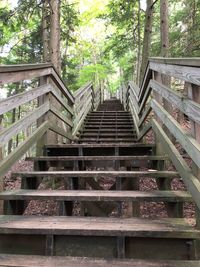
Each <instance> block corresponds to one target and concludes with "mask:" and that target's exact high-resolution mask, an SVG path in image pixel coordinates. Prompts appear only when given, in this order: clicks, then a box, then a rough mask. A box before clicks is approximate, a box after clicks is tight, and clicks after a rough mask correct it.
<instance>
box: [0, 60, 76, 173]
mask: <svg viewBox="0 0 200 267" xmlns="http://www.w3.org/2000/svg"><path fill="white" fill-rule="evenodd" d="M19 82H20V83H26V84H28V86H27V88H26V90H25V91H24V92H22V93H19V94H16V95H13V96H11V97H8V98H7V99H4V100H1V101H0V116H1V118H2V119H1V121H2V122H1V130H0V145H1V148H0V150H1V152H2V151H5V147H6V146H7V144H8V142H9V141H10V140H12V139H14V138H15V137H16V136H17V135H18V134H20V133H24V132H25V131H26V129H27V128H30V127H31V128H32V133H31V134H30V136H28V137H27V138H25V136H24V134H23V138H22V142H21V143H19V145H18V146H17V147H16V148H14V149H13V150H12V152H11V153H10V154H8V155H6V153H4V158H3V159H2V160H1V162H0V177H2V176H3V175H4V174H5V173H6V172H7V171H8V170H9V169H10V167H11V166H12V165H13V164H14V163H15V162H16V161H17V160H19V159H20V158H21V157H22V156H23V155H24V154H25V153H26V152H27V151H28V150H29V149H30V148H31V147H32V146H33V145H34V144H37V146H38V147H37V149H40V148H41V149H42V146H43V145H44V144H49V143H53V142H55V139H56V141H57V142H59V140H58V136H60V137H59V138H60V142H62V141H63V138H64V139H69V140H72V127H73V120H72V116H73V105H74V97H73V95H72V94H71V93H70V91H69V90H68V89H67V88H66V87H65V85H64V83H63V81H62V80H61V78H60V77H59V75H58V74H57V73H56V71H55V69H54V68H53V66H52V65H51V64H34V65H16V66H0V84H1V88H2V89H1V90H3V86H5V87H6V86H8V85H7V84H13V83H19ZM32 84H34V88H33V87H32ZM30 103H31V105H30ZM24 106H26V109H27V108H28V107H29V108H28V109H29V111H28V112H25V115H23V117H22V118H20V119H19V120H17V121H16V122H14V123H13V124H11V125H9V126H8V127H6V126H5V123H4V118H6V116H7V115H8V114H9V112H11V111H12V110H13V109H16V108H18V107H24ZM30 107H31V111H30ZM52 133H53V134H52ZM40 153H41V151H40Z"/></svg>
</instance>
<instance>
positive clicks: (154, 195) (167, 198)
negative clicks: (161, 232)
mask: <svg viewBox="0 0 200 267" xmlns="http://www.w3.org/2000/svg"><path fill="white" fill-rule="evenodd" d="M0 199H1V200H54V201H140V202H144V201H149V202H162V201H164V202H186V201H190V202H191V201H192V197H191V195H190V194H189V193H187V192H185V191H152V192H141V191H105V190H103V191H102V190H97V191H96V190H23V189H21V190H9V191H3V192H1V193H0Z"/></svg>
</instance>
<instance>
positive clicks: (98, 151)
mask: <svg viewBox="0 0 200 267" xmlns="http://www.w3.org/2000/svg"><path fill="white" fill-rule="evenodd" d="M90 146H91V147H80V148H78V147H77V148H68V149H66V148H62V147H58V148H48V149H47V155H48V156H78V155H80V153H81V155H83V156H105V155H106V156H114V155H116V151H115V150H116V149H115V147H101V145H99V147H92V145H90ZM151 153H152V147H134V148H133V147H119V155H123V156H126V155H127V156H129V155H150V154H151Z"/></svg>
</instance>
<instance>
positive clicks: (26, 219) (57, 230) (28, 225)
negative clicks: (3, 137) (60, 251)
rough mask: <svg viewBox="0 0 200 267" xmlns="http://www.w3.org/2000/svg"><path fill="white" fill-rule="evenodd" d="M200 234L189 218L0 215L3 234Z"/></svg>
mask: <svg viewBox="0 0 200 267" xmlns="http://www.w3.org/2000/svg"><path fill="white" fill-rule="evenodd" d="M5 233H6V234H29V235H64V236H66V235H67V236H68V235H70V236H74V235H76V236H87V237H88V236H106V237H108V236H127V237H147V238H150V237H152V238H179V239H185V238H190V239H192V238H195V239H196V238H200V230H197V229H195V228H193V227H192V226H190V225H189V224H188V223H187V222H186V220H185V219H177V218H166V219H165V218H164V219H151V220H150V219H143V218H128V219H127V218H123V219H121V218H101V217H69V216H68V217H64V216H18V215H0V234H5Z"/></svg>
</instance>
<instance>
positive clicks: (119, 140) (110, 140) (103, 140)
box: [79, 137, 137, 143]
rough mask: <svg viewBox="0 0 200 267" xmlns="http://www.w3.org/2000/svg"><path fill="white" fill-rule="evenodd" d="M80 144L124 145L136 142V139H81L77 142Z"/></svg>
mask: <svg viewBox="0 0 200 267" xmlns="http://www.w3.org/2000/svg"><path fill="white" fill-rule="evenodd" d="M79 141H80V142H87V143H90V142H95V143H100V142H111V143H114V142H123V143H126V142H134V141H135V142H136V141H137V139H136V138H134V137H133V138H115V139H114V138H89V139H88V138H87V137H85V138H81V139H80V140H79Z"/></svg>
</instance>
